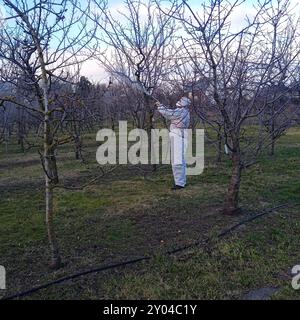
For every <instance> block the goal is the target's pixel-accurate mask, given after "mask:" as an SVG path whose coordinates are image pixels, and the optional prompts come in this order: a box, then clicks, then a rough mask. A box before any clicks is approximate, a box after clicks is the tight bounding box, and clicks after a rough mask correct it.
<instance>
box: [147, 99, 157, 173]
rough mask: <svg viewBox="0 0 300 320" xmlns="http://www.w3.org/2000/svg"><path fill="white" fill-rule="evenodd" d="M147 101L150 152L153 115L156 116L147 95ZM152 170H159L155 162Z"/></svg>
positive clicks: (151, 148)
mask: <svg viewBox="0 0 300 320" xmlns="http://www.w3.org/2000/svg"><path fill="white" fill-rule="evenodd" d="M145 101H146V108H147V124H146V125H147V134H148V146H149V147H150V152H151V150H153V145H152V144H153V141H152V135H151V131H152V129H153V128H154V126H153V117H154V111H153V110H152V108H151V100H150V97H149V96H147V95H145ZM152 170H153V171H156V170H157V165H156V164H153V165H152Z"/></svg>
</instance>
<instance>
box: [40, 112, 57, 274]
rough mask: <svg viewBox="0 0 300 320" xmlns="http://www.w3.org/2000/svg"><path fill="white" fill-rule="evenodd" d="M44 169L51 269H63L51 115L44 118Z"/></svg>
mask: <svg viewBox="0 0 300 320" xmlns="http://www.w3.org/2000/svg"><path fill="white" fill-rule="evenodd" d="M44 167H45V168H44V169H45V191H46V193H45V196H46V199H45V200H46V227H47V234H48V240H49V245H50V250H51V259H50V268H51V269H58V268H60V267H61V257H60V253H59V248H58V243H57V240H56V236H55V232H54V226H53V215H54V209H53V197H54V186H55V184H57V183H58V172H57V165H56V158H55V154H54V147H53V138H52V135H51V128H50V119H49V115H48V114H47V113H45V118H44Z"/></svg>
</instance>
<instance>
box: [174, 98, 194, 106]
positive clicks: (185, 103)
mask: <svg viewBox="0 0 300 320" xmlns="http://www.w3.org/2000/svg"><path fill="white" fill-rule="evenodd" d="M191 103H192V101H191V100H190V99H189V98H187V97H182V98H181V99H180V100H179V101H178V102H177V103H176V107H179V108H180V107H183V108H187V107H188V106H190V105H191Z"/></svg>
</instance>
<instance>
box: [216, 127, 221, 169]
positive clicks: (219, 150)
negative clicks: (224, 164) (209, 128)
mask: <svg viewBox="0 0 300 320" xmlns="http://www.w3.org/2000/svg"><path fill="white" fill-rule="evenodd" d="M217 139H218V142H217V143H218V146H217V148H218V149H217V157H216V161H217V163H220V162H221V161H222V135H221V128H219V131H218V137H217Z"/></svg>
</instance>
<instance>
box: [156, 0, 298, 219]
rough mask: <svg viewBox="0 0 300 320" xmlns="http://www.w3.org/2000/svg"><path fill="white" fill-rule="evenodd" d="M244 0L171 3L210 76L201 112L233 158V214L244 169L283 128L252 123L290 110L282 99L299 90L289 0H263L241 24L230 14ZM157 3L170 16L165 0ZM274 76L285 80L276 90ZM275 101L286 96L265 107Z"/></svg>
mask: <svg viewBox="0 0 300 320" xmlns="http://www.w3.org/2000/svg"><path fill="white" fill-rule="evenodd" d="M244 2H245V1H243V0H241V1H240V0H236V1H234V2H229V1H223V0H219V1H208V2H205V3H203V4H202V5H201V9H199V10H196V9H194V8H193V7H192V6H191V5H190V4H189V2H188V1H167V3H168V4H169V7H172V8H174V7H176V10H175V12H174V13H173V14H172V16H173V18H174V19H175V20H177V21H179V22H181V23H182V25H183V27H184V29H185V35H184V36H182V45H183V46H184V48H185V54H187V55H188V56H189V59H190V61H191V62H192V63H193V67H194V68H195V69H196V70H197V73H198V76H199V78H205V79H208V81H209V86H208V88H207V90H206V95H207V96H208V101H207V107H206V108H205V109H202V110H198V114H199V116H200V117H201V119H203V120H204V121H205V122H206V123H207V124H209V126H210V127H211V128H213V129H214V130H215V131H216V132H217V133H218V134H220V135H221V137H219V139H220V138H221V139H222V141H224V144H225V149H226V152H227V153H228V154H229V156H230V159H231V162H232V174H231V178H230V183H229V188H228V192H227V196H226V201H225V204H224V210H223V212H224V213H230V214H232V213H238V212H240V209H239V207H238V196H239V189H240V183H241V175H242V171H243V170H244V169H245V168H247V167H248V166H250V165H252V164H254V163H255V162H256V160H257V157H258V155H259V154H260V153H262V152H263V151H264V150H265V149H266V147H268V146H269V145H270V143H272V141H274V139H273V138H274V134H275V131H276V129H275V128H271V132H270V131H269V132H265V130H263V129H261V128H259V127H258V129H257V128H253V126H252V127H251V126H249V125H247V124H249V123H250V122H251V121H255V122H254V123H256V124H257V125H258V124H259V119H260V117H261V115H262V114H264V115H265V116H267V117H268V119H269V120H271V121H272V120H274V119H275V115H277V114H279V113H280V114H282V113H283V112H284V110H285V108H286V104H282V103H281V102H280V99H281V98H282V97H283V96H286V95H287V94H288V92H289V91H291V90H292V81H293V79H294V77H295V73H296V71H297V67H298V66H299V35H298V34H297V32H296V30H297V27H298V25H299V20H298V17H296V16H293V15H292V13H291V12H290V9H291V7H290V4H289V1H285V0H284V1H281V0H277V1H264V2H257V3H256V4H255V6H254V10H255V13H254V14H253V15H252V16H250V17H247V18H246V19H245V21H244V23H243V24H242V25H241V27H239V29H238V30H236V29H237V28H236V27H235V28H233V27H232V26H231V16H232V14H233V12H234V11H235V10H237V9H238V8H239V6H240V5H242V4H243V3H244ZM157 3H158V5H159V6H160V10H161V11H162V12H163V13H164V14H165V15H167V16H170V13H169V12H168V10H167V9H166V7H165V3H166V1H157ZM195 53H196V58H195ZM274 81H275V83H277V84H278V83H280V85H281V87H282V88H283V87H284V90H283V91H281V92H279V91H278V90H277V91H276V95H275V96H274V95H272V94H271V89H270V88H274V87H273V83H274ZM294 85H295V83H294ZM266 93H267V94H266ZM210 97H211V98H212V99H210ZM262 97H263V98H262ZM274 103H280V106H279V107H278V108H277V110H276V111H275V112H273V113H269V114H268V113H267V112H265V111H266V110H267V109H269V108H270V106H271V105H274ZM265 120H266V118H265ZM285 129H286V128H285ZM285 129H284V130H285ZM284 130H281V131H280V134H281V133H282V132H284ZM277 137H278V135H277Z"/></svg>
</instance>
